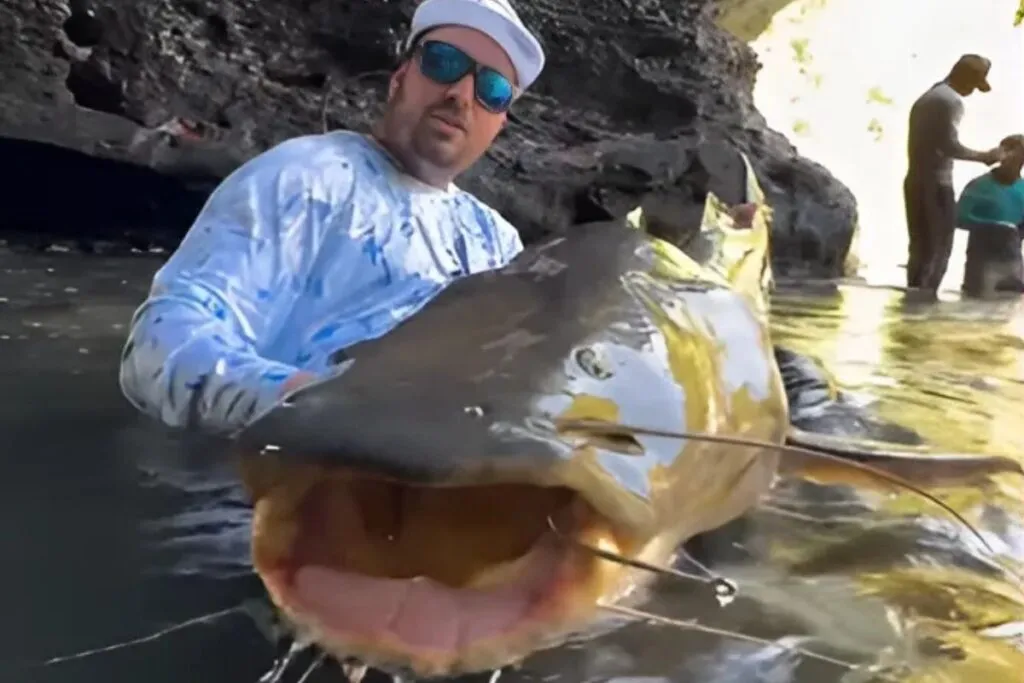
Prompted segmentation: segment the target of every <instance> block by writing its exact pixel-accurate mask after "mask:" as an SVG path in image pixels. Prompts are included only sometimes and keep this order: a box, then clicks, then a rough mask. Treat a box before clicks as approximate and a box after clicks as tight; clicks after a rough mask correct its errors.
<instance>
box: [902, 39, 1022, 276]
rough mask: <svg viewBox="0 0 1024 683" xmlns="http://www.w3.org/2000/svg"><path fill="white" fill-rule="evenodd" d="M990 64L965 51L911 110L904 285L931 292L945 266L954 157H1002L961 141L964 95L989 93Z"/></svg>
mask: <svg viewBox="0 0 1024 683" xmlns="http://www.w3.org/2000/svg"><path fill="white" fill-rule="evenodd" d="M990 68H991V62H990V61H989V60H987V59H985V58H984V57H981V56H979V55H973V54H967V55H963V56H962V57H960V59H959V60H957V62H956V64H954V65H953V68H952V70H951V71H950V72H949V75H948V76H946V78H944V79H943V80H941V81H939V82H938V83H936V84H935V85H933V86H932V87H931V88H929V89H928V90H927V91H926V92H925V93H924V94H923V95H921V96H920V97H919V98H918V99H917V101H916V102H914V104H913V106H912V107H911V108H910V126H909V133H908V136H907V156H908V162H909V163H908V167H907V176H906V179H905V180H904V181H903V198H904V202H905V203H906V212H907V232H908V236H909V238H910V243H909V255H908V259H907V286H908V287H913V288H920V289H924V290H929V291H932V292H935V291H937V290H938V288H939V285H940V284H941V283H942V278H943V276H945V274H946V267H947V266H948V264H949V255H950V251H951V250H952V247H953V233H954V230H955V225H956V195H955V193H954V192H953V160H954V159H958V160H962V161H975V162H979V163H982V164H985V165H987V166H990V165H992V164H995V163H998V162H999V160H1000V159H1001V158H1002V152H1001V150H1000V148H998V147H996V148H994V149H991V150H988V151H985V152H979V151H975V150H973V149H969V148H967V147H964V146H963V145H962V144H961V143H960V137H959V132H958V128H959V126H960V120H961V119H962V118H963V113H964V103H963V98H964V97H967V96H969V95H971V94H972V93H973V92H974V91H975V90H980V91H981V92H989V90H991V86H990V85H989V83H988V72H989V69H990Z"/></svg>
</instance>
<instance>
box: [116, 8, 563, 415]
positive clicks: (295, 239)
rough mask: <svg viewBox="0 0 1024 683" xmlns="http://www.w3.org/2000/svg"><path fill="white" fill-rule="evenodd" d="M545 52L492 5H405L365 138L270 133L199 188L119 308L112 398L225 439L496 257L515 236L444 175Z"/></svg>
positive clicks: (471, 149) (500, 260) (530, 78)
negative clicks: (128, 320) (124, 328)
mask: <svg viewBox="0 0 1024 683" xmlns="http://www.w3.org/2000/svg"><path fill="white" fill-rule="evenodd" d="M544 60H545V57H544V52H543V50H542V48H541V45H540V43H539V41H538V40H537V38H536V37H535V36H534V35H533V34H532V33H531V32H530V31H529V30H528V29H527V28H526V27H525V26H524V25H523V23H522V22H521V20H520V18H519V16H518V15H517V14H516V12H515V10H513V8H512V7H511V5H510V4H509V2H508V0H425V2H422V3H420V5H419V6H418V7H417V9H416V12H415V15H414V17H413V20H412V27H411V34H410V38H409V40H408V41H407V43H406V45H405V52H404V55H403V57H402V60H401V63H400V65H399V67H398V68H397V70H396V71H395V72H394V74H393V75H392V77H391V81H390V85H389V89H388V99H387V103H386V106H385V111H384V114H383V116H382V118H381V119H380V120H379V121H378V122H377V125H376V126H375V127H374V129H373V131H372V133H371V134H370V135H362V134H359V133H356V132H351V131H334V132H331V133H327V134H323V135H309V136H303V137H299V138H295V139H291V140H287V141H285V142H282V143H280V144H279V145H277V146H276V147H274V148H272V149H270V150H268V151H267V152H265V153H263V154H261V155H260V156H257V157H256V158H254V159H252V160H250V161H249V162H248V163H246V164H244V165H243V166H242V167H241V168H239V169H238V170H236V171H235V172H234V173H233V174H232V175H231V176H229V177H228V178H227V179H226V180H224V181H223V183H222V184H221V185H220V186H219V187H218V188H217V189H216V190H215V191H214V193H213V194H212V196H211V197H210V198H209V200H208V202H207V204H206V206H205V207H204V208H203V210H202V212H201V213H200V215H199V216H198V217H197V218H196V220H195V223H194V224H193V226H192V228H191V230H190V231H189V232H188V234H187V235H186V237H185V238H184V240H183V241H182V243H181V245H180V246H179V248H178V249H177V251H176V252H175V253H174V254H173V255H172V256H171V258H170V259H169V260H168V261H167V263H166V264H165V265H164V266H163V267H162V268H161V270H160V271H159V272H158V273H157V274H156V276H155V278H154V281H153V286H152V290H151V293H150V296H149V298H148V299H147V300H146V301H145V303H144V304H143V305H142V306H141V308H140V309H139V310H138V311H137V313H136V315H135V318H134V320H133V324H132V330H131V335H130V338H129V340H128V343H127V346H126V348H125V351H124V354H123V359H122V364H121V374H120V381H121V387H122V389H123V391H124V393H125V395H126V396H127V397H128V399H129V400H130V401H131V402H132V403H133V404H134V405H135V406H136V407H137V408H139V409H140V410H142V411H144V412H145V413H147V414H149V415H151V416H153V417H156V418H158V419H161V420H162V421H164V422H165V423H167V424H168V425H171V426H175V427H187V426H188V427H198V428H202V429H204V430H209V431H219V432H229V431H233V430H236V429H238V428H239V427H241V426H242V425H244V424H245V423H246V422H248V421H249V420H251V419H252V418H253V417H254V416H256V415H258V414H260V413H261V412H263V411H265V410H266V409H268V408H269V407H270V406H272V405H273V404H275V403H276V402H277V401H278V400H279V399H280V398H281V396H282V395H283V394H286V393H287V392H288V391H289V390H290V389H292V388H295V387H297V386H299V385H301V384H303V383H305V382H307V381H309V380H310V379H312V378H315V377H319V376H323V375H325V374H328V373H329V371H330V369H331V366H332V365H334V362H333V361H334V360H336V359H332V354H333V353H335V352H336V351H337V350H338V349H343V348H345V347H347V346H350V345H351V344H353V343H355V342H357V341H362V340H364V339H372V338H376V337H379V336H381V335H383V334H385V333H387V332H388V331H389V330H391V329H392V328H394V327H395V326H396V325H398V324H399V323H400V322H401V321H402V320H404V319H406V318H408V317H409V316H411V315H413V314H414V313H415V312H417V311H418V310H419V309H420V308H421V307H422V306H424V305H425V304H426V303H427V302H428V301H430V299H431V298H432V297H433V296H434V295H435V294H436V293H437V292H438V291H439V290H440V289H441V288H442V287H443V286H444V284H445V283H447V282H449V281H450V280H451V279H453V278H456V277H459V276H463V275H467V274H470V273H473V272H478V271H481V270H486V269H491V268H496V267H500V266H502V265H504V264H506V263H508V262H509V261H510V260H511V259H512V258H513V257H514V256H516V254H518V253H519V252H520V251H521V249H522V243H521V241H520V238H519V234H518V233H517V231H516V229H515V228H514V227H513V226H512V225H511V224H509V223H508V222H507V221H506V220H505V219H504V218H502V216H501V215H500V214H499V213H498V212H497V211H495V210H494V209H492V208H491V207H489V206H487V205H485V204H484V203H483V202H482V201H480V200H479V199H477V198H476V197H474V196H472V195H470V194H469V193H467V192H464V191H463V190H460V189H459V188H458V187H456V186H455V185H454V184H453V180H454V178H455V177H456V176H458V175H459V174H460V173H462V172H463V171H465V170H466V169H467V168H468V167H470V166H471V165H472V164H474V163H475V162H476V161H477V159H479V158H480V156H481V155H483V153H484V152H485V151H486V149H487V148H488V146H490V144H491V143H492V142H493V140H494V138H495V136H496V135H497V134H498V132H499V131H501V129H502V128H503V127H504V125H505V123H506V120H507V119H506V116H507V112H508V109H509V107H510V105H511V104H512V103H513V102H514V101H515V100H516V99H517V98H518V97H520V96H521V95H522V94H523V92H524V91H525V90H526V89H527V88H529V87H530V86H531V85H532V84H533V83H534V81H535V80H536V79H537V77H538V76H539V75H540V73H541V70H542V69H543V67H544Z"/></svg>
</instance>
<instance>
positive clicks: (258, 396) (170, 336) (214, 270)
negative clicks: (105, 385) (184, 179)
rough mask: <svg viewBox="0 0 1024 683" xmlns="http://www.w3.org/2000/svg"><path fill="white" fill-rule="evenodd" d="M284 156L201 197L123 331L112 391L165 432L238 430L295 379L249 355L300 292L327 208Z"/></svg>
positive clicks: (311, 178)
mask: <svg viewBox="0 0 1024 683" xmlns="http://www.w3.org/2000/svg"><path fill="white" fill-rule="evenodd" d="M288 144H289V143H284V144H282V145H279V146H278V147H277V148H274V149H271V150H269V151H268V152H265V153H264V154H263V155H261V156H258V157H256V158H254V159H252V160H251V161H249V162H248V163H246V164H245V165H243V166H242V167H241V168H239V169H238V170H237V171H236V172H235V173H234V174H232V175H231V176H229V177H228V178H227V179H226V180H225V181H224V182H223V183H222V184H221V185H220V186H219V187H218V188H217V189H216V190H215V191H214V192H213V194H212V195H211V197H210V199H209V200H208V201H207V204H206V206H204V208H203V209H202V211H201V212H200V214H199V216H198V217H197V218H196V221H195V223H194V224H193V225H192V227H191V228H190V229H189V232H188V233H187V234H186V236H185V238H184V239H183V240H182V242H181V244H180V246H179V247H178V249H177V250H176V251H175V252H174V254H173V255H172V256H171V258H170V259H169V260H168V261H167V262H166V264H164V266H163V267H162V268H161V269H160V270H159V271H157V273H156V275H155V276H154V279H153V285H152V288H151V290H150V294H149V297H148V298H147V300H146V301H145V302H144V303H143V304H142V305H141V306H140V308H139V309H138V310H137V311H136V313H135V316H134V317H133V319H132V324H131V331H130V333H129V337H128V340H127V342H126V345H125V348H124V351H123V353H122V357H121V367H120V384H121V389H122V391H123V393H124V395H125V397H126V398H127V399H128V400H129V401H130V402H131V403H132V404H133V405H134V406H135V407H136V408H137V409H139V410H140V411H142V412H143V413H146V414H148V415H150V416H152V417H155V418H157V419H159V420H161V421H162V422H164V423H165V424H167V425H168V426H171V427H187V428H195V429H201V430H204V431H208V432H213V433H226V432H230V431H233V430H236V429H239V428H241V427H243V426H244V425H245V424H246V423H247V422H248V421H250V420H251V419H253V418H254V417H256V416H258V415H259V414H260V413H261V412H263V411H264V410H266V409H268V408H269V407H271V406H272V405H273V404H274V403H275V402H276V401H277V400H278V399H279V397H280V395H281V390H282V386H283V384H284V383H285V381H286V380H287V379H288V378H289V377H291V376H292V375H293V374H294V373H295V372H296V371H297V370H298V368H296V367H294V366H292V365H289V364H287V363H282V362H276V361H273V360H269V359H267V358H264V357H263V356H262V355H261V351H262V349H263V348H264V347H265V346H266V345H267V344H268V342H269V341H270V340H271V339H272V338H273V335H274V334H275V333H276V332H277V329H278V326H279V325H280V324H281V323H282V321H283V319H284V318H285V317H286V316H287V315H288V314H289V313H290V312H291V309H292V307H293V305H294V303H295V301H296V299H297V298H298V297H299V296H300V295H301V293H302V291H303V289H304V288H305V287H307V279H308V275H309V273H310V270H311V263H312V261H313V258H314V256H315V254H316V252H317V250H318V247H319V242H320V239H321V236H322V235H323V224H324V223H325V222H326V220H327V214H328V211H329V206H330V204H329V202H327V201H326V198H325V197H324V196H323V195H322V184H323V183H322V181H321V180H320V179H319V178H318V177H317V174H316V173H315V172H312V171H310V170H309V168H308V166H304V165H303V163H302V161H301V160H300V159H298V158H296V157H297V155H295V154H292V155H290V156H289V152H290V150H288V149H287V148H286V145H288ZM299 151H301V150H299ZM349 182H351V179H349Z"/></svg>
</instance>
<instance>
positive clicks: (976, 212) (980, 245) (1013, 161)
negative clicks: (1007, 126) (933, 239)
mask: <svg viewBox="0 0 1024 683" xmlns="http://www.w3.org/2000/svg"><path fill="white" fill-rule="evenodd" d="M999 146H1000V147H1001V148H1002V150H1003V154H1004V156H1003V160H1002V162H1001V163H1000V164H999V166H997V167H996V168H994V169H992V170H991V171H988V172H986V173H983V174H982V175H980V176H978V177H977V178H975V179H974V180H972V181H971V182H969V183H967V186H966V187H964V189H963V192H962V193H961V194H960V200H959V201H958V203H957V225H958V226H959V227H961V228H964V229H965V230H969V231H970V236H969V237H968V239H967V259H966V262H965V264H964V282H963V292H964V294H966V295H968V296H977V297H981V296H988V295H991V294H993V293H996V292H1000V291H1010V292H1021V291H1024V283H1022V276H1024V259H1022V256H1021V230H1022V226H1024V179H1022V178H1021V177H1020V174H1021V168H1024V135H1010V136H1009V137H1006V138H1004V139H1003V141H1002V142H1001V143H999Z"/></svg>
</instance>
